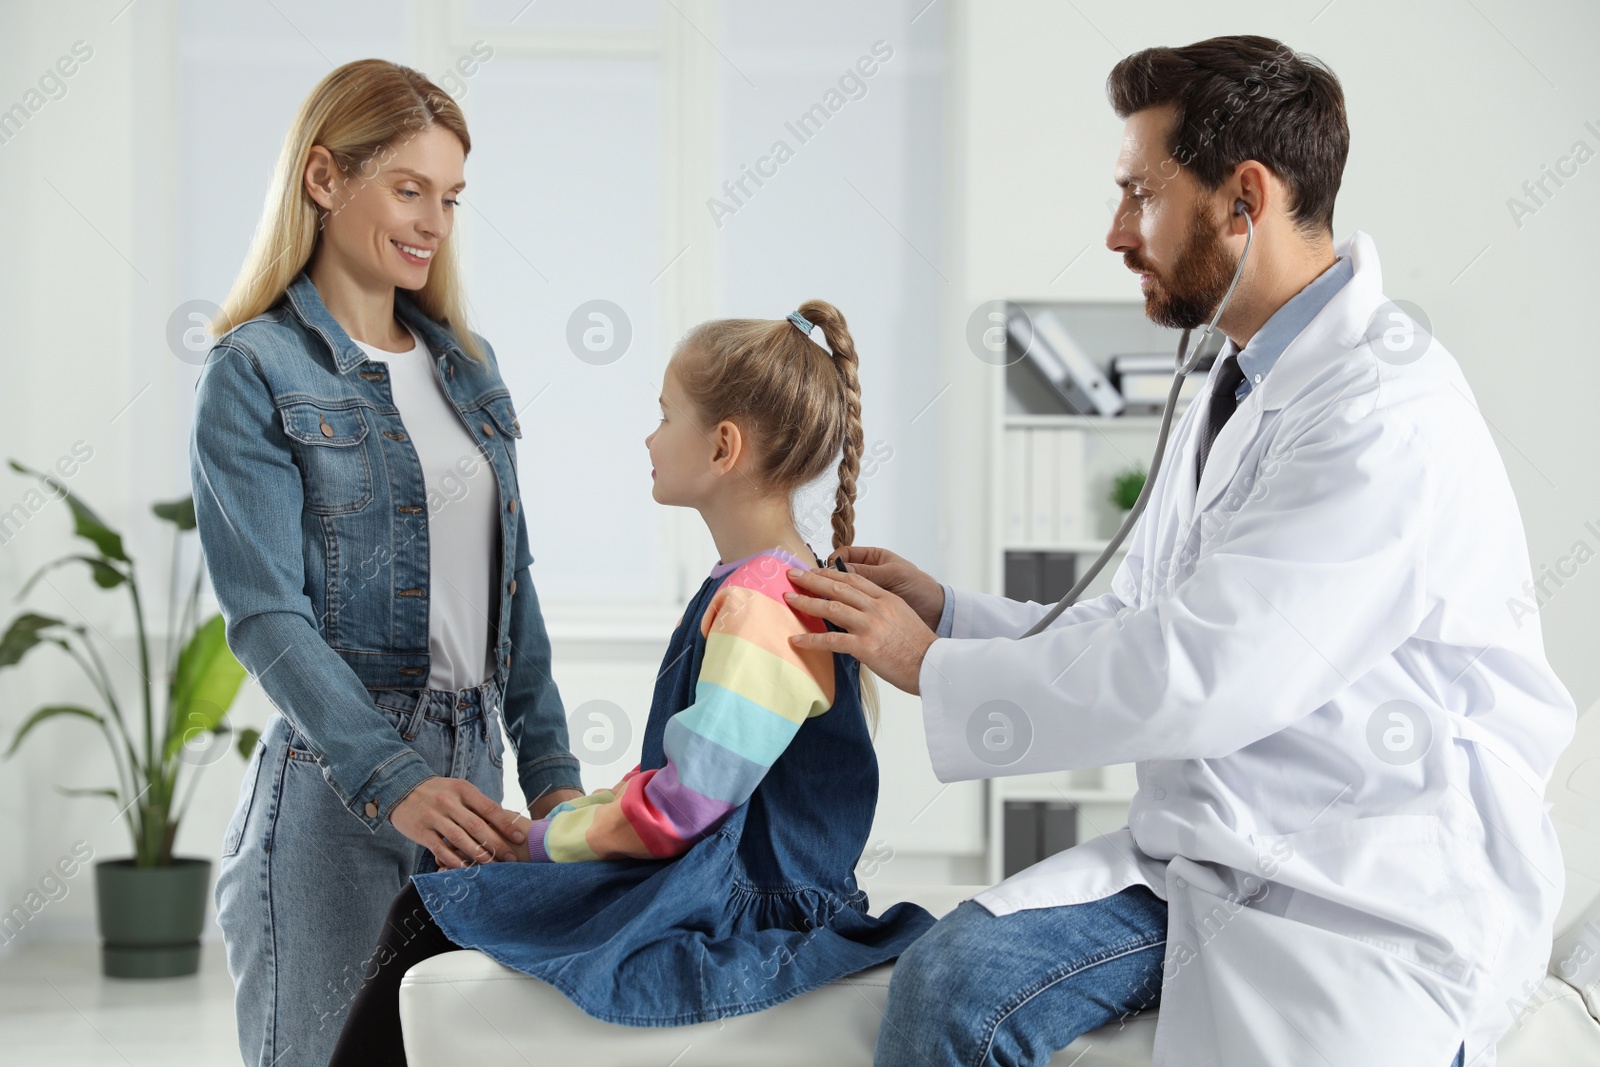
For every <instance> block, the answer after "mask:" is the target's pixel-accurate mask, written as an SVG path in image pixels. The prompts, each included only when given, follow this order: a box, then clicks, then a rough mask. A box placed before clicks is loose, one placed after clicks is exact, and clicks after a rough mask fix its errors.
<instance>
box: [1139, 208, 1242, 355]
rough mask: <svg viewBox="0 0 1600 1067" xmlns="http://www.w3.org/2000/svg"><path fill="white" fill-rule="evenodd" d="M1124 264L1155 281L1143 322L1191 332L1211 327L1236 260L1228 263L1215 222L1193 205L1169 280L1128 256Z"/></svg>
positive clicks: (1140, 260)
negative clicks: (1185, 233)
mask: <svg viewBox="0 0 1600 1067" xmlns="http://www.w3.org/2000/svg"><path fill="white" fill-rule="evenodd" d="M1123 262H1125V263H1126V264H1127V265H1128V268H1129V269H1130V270H1136V271H1142V272H1144V273H1147V274H1150V275H1151V277H1152V278H1153V279H1154V282H1153V284H1152V285H1151V286H1150V293H1149V295H1147V296H1146V297H1145V300H1144V313H1145V317H1146V318H1148V319H1149V320H1150V321H1151V322H1153V323H1155V324H1156V325H1158V326H1167V327H1170V328H1172V329H1175V330H1192V329H1195V328H1196V327H1199V326H1204V325H1205V324H1206V323H1208V322H1210V321H1211V316H1212V315H1213V314H1215V313H1216V310H1217V305H1218V304H1220V303H1222V297H1223V295H1224V294H1225V293H1227V291H1228V283H1229V282H1230V281H1232V280H1233V269H1234V267H1236V266H1238V262H1237V260H1233V259H1230V258H1228V250H1227V248H1226V247H1225V246H1224V245H1223V243H1222V237H1221V236H1220V235H1219V234H1218V233H1217V217H1216V216H1215V215H1213V214H1212V213H1211V207H1210V205H1209V204H1208V203H1207V202H1206V201H1205V200H1204V199H1199V200H1196V201H1195V209H1194V214H1193V215H1191V216H1190V219H1189V233H1188V236H1187V237H1186V238H1185V239H1184V243H1183V247H1182V248H1181V249H1180V250H1179V251H1178V258H1177V260H1176V261H1175V262H1174V263H1173V265H1172V270H1171V276H1170V278H1169V277H1167V276H1164V275H1163V274H1162V273H1160V272H1159V271H1156V270H1155V268H1154V267H1153V266H1151V265H1150V264H1149V263H1146V262H1145V261H1144V260H1142V259H1139V258H1138V257H1136V256H1135V255H1134V254H1133V253H1131V252H1130V253H1128V254H1127V255H1126V256H1124V257H1123Z"/></svg>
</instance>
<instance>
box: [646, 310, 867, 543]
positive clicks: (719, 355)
mask: <svg viewBox="0 0 1600 1067" xmlns="http://www.w3.org/2000/svg"><path fill="white" fill-rule="evenodd" d="M799 310H800V314H801V315H803V316H805V317H806V318H807V319H808V320H810V321H811V322H812V323H814V324H815V329H817V330H820V331H821V332H822V335H823V338H824V339H825V340H826V341H827V342H828V347H829V348H831V349H832V350H833V355H831V356H830V355H828V353H827V351H826V350H825V349H823V348H822V346H821V345H819V344H817V343H816V342H815V341H813V340H812V339H811V338H810V337H807V336H806V335H805V334H804V333H801V332H800V329H799V327H797V326H796V325H795V324H794V323H792V322H790V321H789V320H788V319H714V320H712V321H711V322H704V323H701V324H700V325H699V326H696V327H695V328H694V329H693V330H690V331H689V333H688V335H687V336H686V337H684V339H683V343H682V344H680V345H679V346H678V350H677V352H676V353H674V355H673V366H674V367H675V368H676V369H677V372H678V381H679V382H680V383H682V385H683V389H684V392H685V393H687V394H688V396H689V399H690V400H692V401H693V402H694V405H695V407H696V408H698V409H699V415H700V418H701V421H702V425H704V426H715V425H716V424H717V423H719V422H722V421H723V420H724V419H727V420H730V421H733V422H736V423H741V424H743V427H744V429H745V430H746V431H747V432H749V433H750V434H751V436H752V439H753V440H754V441H755V442H756V443H757V447H756V450H755V451H756V454H757V456H758V458H759V461H760V463H759V466H758V467H757V469H756V477H757V478H759V479H760V481H761V484H762V486H763V487H765V488H768V489H770V490H771V491H772V492H774V493H783V494H785V495H792V494H793V493H794V491H795V490H796V489H798V488H800V487H801V486H802V485H805V484H806V483H807V482H809V481H811V480H813V479H815V478H818V477H820V476H821V475H822V474H823V473H824V472H826V471H827V469H828V467H829V465H830V464H832V463H833V459H834V457H835V456H839V489H838V492H837V493H835V494H834V506H833V547H834V549H835V550H837V549H840V548H843V547H845V546H846V545H849V544H854V543H855V536H856V509H855V501H856V479H857V477H859V475H860V473H861V450H862V434H861V380H860V378H859V377H858V376H857V374H856V369H857V367H858V365H859V361H858V360H857V359H856V346H855V341H853V340H852V339H851V337H850V330H849V328H848V327H847V326H846V324H845V321H844V316H843V315H842V314H840V312H839V309H838V308H836V307H834V306H833V305H832V304H830V303H828V302H827V301H825V300H807V301H806V302H805V303H803V304H801V305H800V309H799Z"/></svg>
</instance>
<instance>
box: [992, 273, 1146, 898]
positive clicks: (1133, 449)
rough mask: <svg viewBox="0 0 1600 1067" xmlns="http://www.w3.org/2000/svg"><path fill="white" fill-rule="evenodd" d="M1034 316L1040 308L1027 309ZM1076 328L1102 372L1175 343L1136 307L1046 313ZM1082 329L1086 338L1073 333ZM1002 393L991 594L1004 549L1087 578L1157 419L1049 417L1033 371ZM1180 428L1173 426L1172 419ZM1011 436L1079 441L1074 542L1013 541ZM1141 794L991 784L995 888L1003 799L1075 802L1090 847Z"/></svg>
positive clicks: (1069, 488)
mask: <svg viewBox="0 0 1600 1067" xmlns="http://www.w3.org/2000/svg"><path fill="white" fill-rule="evenodd" d="M1025 306H1028V307H1029V308H1030V309H1031V308H1033V307H1038V306H1043V305H1040V304H1036V303H1032V302H1029V303H1028V304H1026V305H1025ZM1049 306H1050V307H1052V308H1053V309H1054V310H1055V311H1056V312H1057V314H1059V315H1060V316H1061V317H1062V321H1063V322H1065V323H1066V324H1067V326H1068V328H1069V330H1073V332H1074V337H1075V338H1076V339H1078V341H1079V343H1080V344H1081V345H1082V346H1083V348H1084V350H1085V351H1086V352H1087V353H1088V354H1089V355H1090V356H1091V357H1092V358H1094V359H1095V360H1096V362H1098V363H1099V364H1100V366H1101V368H1102V369H1107V368H1108V366H1109V361H1110V356H1111V355H1112V354H1113V353H1115V352H1135V351H1160V350H1161V349H1162V348H1164V347H1166V346H1167V345H1168V343H1169V336H1168V335H1169V333H1170V334H1171V335H1172V336H1173V337H1174V338H1175V336H1176V333H1175V331H1166V330H1162V329H1160V328H1159V327H1155V326H1153V325H1151V324H1150V323H1149V322H1148V320H1146V319H1145V318H1144V315H1143V305H1142V304H1140V303H1126V304H1113V303H1106V302H1094V303H1088V302H1085V303H1072V302H1058V303H1052V304H1050V305H1049ZM1075 326H1081V327H1082V332H1081V333H1080V332H1079V330H1077V329H1074V327H1075ZM1002 373H1003V375H1004V378H1003V381H1004V385H1003V387H1002V388H997V389H993V390H991V391H990V396H991V403H990V411H989V419H988V425H989V435H990V440H989V446H990V447H989V448H988V450H987V451H988V455H989V464H990V466H989V472H988V473H989V477H988V478H987V479H986V481H987V493H986V500H985V504H986V514H987V515H988V517H989V530H988V538H987V542H988V545H989V549H988V553H987V557H988V558H987V561H986V570H987V584H988V588H989V589H990V590H991V591H992V592H996V593H999V592H1003V591H1004V589H1005V559H1006V553H1007V552H1008V551H1044V552H1067V553H1071V554H1073V555H1074V556H1075V557H1077V574H1078V575H1079V576H1081V575H1082V574H1083V573H1084V571H1086V570H1087V569H1088V567H1089V566H1090V565H1092V564H1093V562H1094V560H1095V559H1096V558H1097V557H1098V556H1099V554H1100V553H1101V552H1102V551H1103V550H1104V549H1105V546H1106V544H1107V543H1108V542H1109V539H1110V538H1111V536H1112V535H1114V534H1115V533H1116V530H1117V528H1118V527H1119V526H1120V525H1121V523H1122V519H1123V514H1124V513H1123V512H1121V511H1119V510H1117V509H1116V508H1115V506H1114V505H1113V504H1112V503H1111V501H1110V499H1109V496H1110V492H1111V482H1112V479H1113V478H1114V477H1115V476H1116V475H1117V474H1118V473H1119V472H1120V471H1122V470H1124V469H1126V468H1128V467H1130V466H1135V465H1138V466H1143V467H1144V468H1145V469H1147V470H1148V468H1149V464H1150V457H1151V453H1152V452H1153V451H1154V449H1155V444H1156V439H1157V437H1158V436H1159V434H1160V430H1161V418H1160V416H1159V415H1126V416H1116V417H1111V418H1106V417H1101V416H1090V415H1071V414H1064V413H1051V412H1050V411H1049V410H1048V409H1049V408H1050V407H1052V406H1059V407H1060V408H1061V409H1062V411H1064V410H1065V405H1064V404H1063V403H1062V402H1061V401H1060V400H1058V399H1057V398H1056V397H1055V396H1054V394H1053V393H1052V392H1051V391H1050V390H1049V389H1048V386H1046V385H1044V383H1043V382H1042V380H1040V379H1039V378H1038V377H1037V375H1036V373H1035V372H1034V371H1033V370H1032V368H1031V367H1029V366H1027V365H1026V364H1025V363H1022V362H1019V363H1014V364H1012V365H1010V366H1008V367H1006V368H1005V369H1004V371H1003V372H1002ZM1174 421H1176V419H1174ZM1014 430H1050V431H1056V432H1062V433H1075V434H1080V435H1082V438H1083V439H1082V441H1081V442H1080V444H1081V446H1082V447H1081V449H1073V450H1069V451H1070V452H1071V454H1073V455H1078V454H1080V453H1081V462H1080V463H1079V464H1078V466H1077V469H1075V470H1073V469H1067V470H1062V471H1060V472H1059V473H1060V477H1061V478H1062V479H1064V480H1066V479H1075V480H1076V481H1075V483H1074V482H1072V481H1067V482H1066V483H1065V484H1064V485H1063V488H1064V490H1065V491H1066V492H1068V493H1071V494H1075V495H1081V499H1082V501H1083V508H1082V512H1081V520H1082V521H1081V525H1082V527H1083V529H1082V530H1081V531H1080V533H1079V535H1078V536H1075V537H1065V538H1056V539H1049V540H1040V539H1035V538H1032V537H1026V538H1018V537H1016V536H1008V533H1007V529H1006V527H1007V516H1008V514H1009V507H1010V506H1011V504H1012V502H1011V501H1009V500H1008V499H1007V493H1008V482H1009V479H1008V478H1007V470H1006V462H1007V448H1006V436H1005V435H1006V433H1007V432H1008V431H1014ZM1123 552H1124V550H1123V549H1119V550H1118V551H1117V552H1116V553H1115V554H1114V555H1113V556H1112V558H1111V559H1110V560H1108V561H1107V563H1106V565H1105V568H1104V569H1103V570H1102V571H1101V572H1100V573H1099V574H1098V575H1097V576H1096V577H1095V580H1094V582H1092V583H1091V584H1090V586H1089V588H1088V589H1087V590H1085V591H1084V594H1083V596H1082V597H1081V598H1080V599H1082V600H1091V599H1093V598H1094V597H1097V596H1099V595H1101V594H1102V593H1105V592H1107V591H1109V590H1110V587H1111V579H1112V577H1113V576H1114V575H1115V573H1116V569H1117V567H1118V565H1119V564H1120V563H1121V561H1122V556H1123ZM1137 789H1138V783H1137V781H1136V779H1135V775H1134V768H1133V765H1132V764H1122V765H1118V766H1113V767H1094V768H1085V769H1080V770H1073V771H1062V772H1056V773H1050V774H1034V775H1018V776H1014V777H1009V778H994V779H991V780H990V781H989V783H988V789H987V791H986V793H987V822H988V834H987V842H988V847H987V855H986V862H987V866H988V874H989V878H990V880H991V882H998V881H999V880H1000V879H1001V878H1002V877H1003V876H1004V869H1005V868H1004V860H1005V857H1004V847H1005V833H1004V816H1005V805H1006V803H1007V801H1040V802H1046V803H1061V804H1071V805H1072V806H1073V807H1074V808H1075V809H1076V822H1077V839H1078V840H1079V841H1086V840H1089V839H1090V838H1093V837H1098V836H1100V835H1101V834H1105V833H1109V832H1110V831H1112V830H1115V829H1117V828H1118V827H1120V826H1122V825H1123V824H1124V823H1126V822H1127V817H1128V804H1129V802H1130V801H1131V800H1132V798H1133V794H1134V793H1135V792H1136V791H1137Z"/></svg>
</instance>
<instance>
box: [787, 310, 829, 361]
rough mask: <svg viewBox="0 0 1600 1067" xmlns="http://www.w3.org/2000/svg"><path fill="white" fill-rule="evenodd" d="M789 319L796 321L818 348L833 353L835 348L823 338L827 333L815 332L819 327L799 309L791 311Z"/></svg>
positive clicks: (802, 331)
mask: <svg viewBox="0 0 1600 1067" xmlns="http://www.w3.org/2000/svg"><path fill="white" fill-rule="evenodd" d="M789 321H790V322H792V323H794V324H795V326H797V327H799V329H800V332H801V333H803V334H805V335H806V336H807V337H809V338H811V340H812V341H813V342H814V343H815V344H816V346H817V347H818V348H820V349H822V350H823V351H824V352H826V353H828V355H830V356H831V355H833V348H832V347H831V346H830V345H829V344H828V342H827V341H825V340H823V338H824V337H825V336H826V334H824V333H816V332H814V331H815V330H816V328H817V324H816V323H814V322H812V321H811V320H810V319H808V318H806V317H805V316H804V315H802V314H800V312H798V311H791V312H789Z"/></svg>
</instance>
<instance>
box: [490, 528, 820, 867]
mask: <svg viewBox="0 0 1600 1067" xmlns="http://www.w3.org/2000/svg"><path fill="white" fill-rule="evenodd" d="M788 568H789V563H787V562H786V561H783V560H779V559H777V558H776V557H772V556H758V557H756V558H755V559H753V560H751V561H749V562H748V563H746V564H744V565H743V566H741V567H739V568H738V569H737V570H735V571H734V572H733V573H732V574H730V575H728V577H727V578H726V579H725V580H724V582H723V584H722V585H721V587H720V588H718V589H717V592H716V594H715V595H714V596H713V597H712V599H711V603H710V605H708V606H707V608H706V613H705V615H704V617H703V618H702V619H701V620H700V632H701V633H702V634H704V635H705V636H706V650H705V657H704V659H703V660H702V661H701V664H700V675H699V678H698V679H697V681H696V683H695V699H694V703H692V704H690V705H689V706H688V707H686V708H684V709H683V710H682V711H680V712H678V713H677V714H676V715H674V716H672V718H671V719H669V720H668V721H667V728H666V736H665V738H664V740H663V746H662V747H663V750H664V753H665V755H666V765H665V766H664V767H661V768H658V769H652V770H648V771H641V770H640V769H639V768H638V767H634V769H633V770H631V771H629V772H628V773H627V774H625V775H623V777H622V780H621V781H620V782H618V783H617V784H616V785H615V786H614V787H613V788H611V789H609V790H596V791H595V792H594V793H591V794H590V795H589V796H586V797H582V798H580V799H578V800H574V801H568V802H567V803H565V804H560V805H557V806H556V807H555V808H554V809H552V811H551V813H550V814H549V815H547V816H546V817H545V818H543V819H537V820H534V821H533V822H532V823H531V824H530V825H529V826H527V828H526V830H527V835H528V839H527V844H526V846H525V847H526V848H527V851H528V858H530V859H532V860H535V861H541V860H542V861H547V862H555V863H565V862H569V861H576V860H593V859H620V858H626V857H633V858H639V859H667V858H670V857H673V856H680V855H682V854H683V853H685V852H687V851H689V849H690V848H691V847H693V846H694V844H695V842H697V841H699V840H700V839H701V838H703V837H704V836H706V835H707V834H708V833H710V832H712V831H713V830H715V829H716V828H717V827H718V826H719V825H721V823H722V821H723V820H724V819H726V818H727V817H728V815H729V814H730V813H731V812H732V811H733V810H734V809H735V808H737V807H738V806H739V805H740V804H743V803H744V802H745V801H746V800H748V799H749V798H750V794H751V793H753V792H754V791H755V788H756V786H757V785H758V784H759V783H760V782H761V779H762V777H763V776H765V774H766V773H767V769H768V768H769V767H771V766H772V764H773V763H774V762H775V761H776V760H777V758H778V756H779V755H781V754H782V752H783V750H784V749H785V748H787V747H788V745H789V742H790V741H791V740H792V739H793V738H794V735H795V733H796V732H797V731H798V730H799V729H800V724H801V723H802V722H804V721H805V720H806V719H807V718H809V717H811V716H815V715H821V714H822V713H823V712H825V711H827V710H828V708H829V707H831V706H832V704H833V696H834V694H833V654H832V653H831V652H826V651H822V650H817V649H799V648H795V647H793V646H792V645H791V644H790V643H789V637H790V635H791V634H798V633H805V632H812V633H815V632H819V631H821V630H823V629H826V627H825V626H824V624H823V623H822V620H820V619H817V618H816V617H814V616H811V615H801V614H797V613H796V612H794V611H793V610H792V609H791V608H790V607H789V606H788V605H787V604H785V603H784V601H783V594H784V593H786V592H790V591H792V590H793V588H794V587H793V586H792V585H791V584H790V582H789V579H788V576H787V573H788ZM520 825H521V824H520V823H519V827H520ZM520 851H521V850H520V849H519V852H520Z"/></svg>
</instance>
